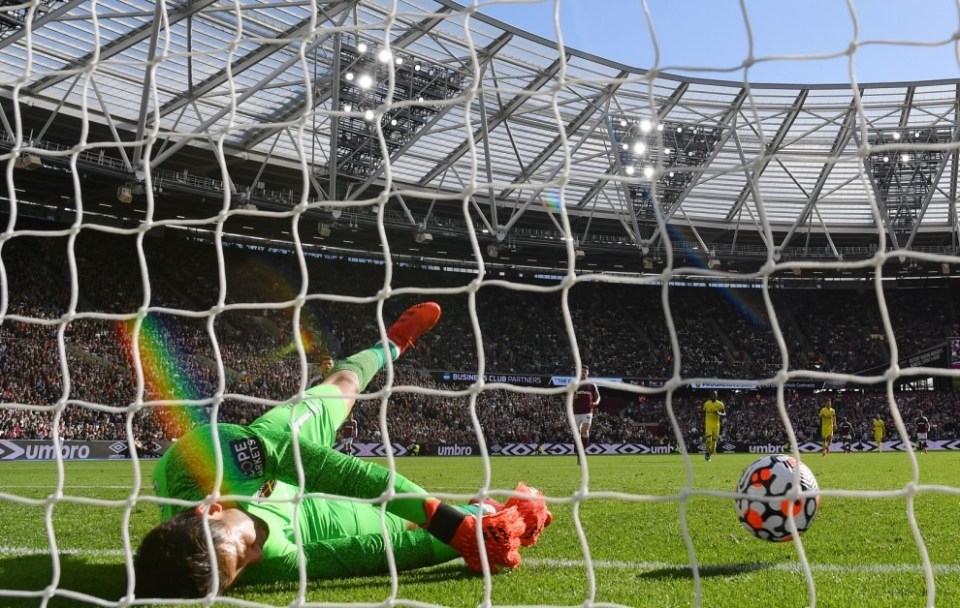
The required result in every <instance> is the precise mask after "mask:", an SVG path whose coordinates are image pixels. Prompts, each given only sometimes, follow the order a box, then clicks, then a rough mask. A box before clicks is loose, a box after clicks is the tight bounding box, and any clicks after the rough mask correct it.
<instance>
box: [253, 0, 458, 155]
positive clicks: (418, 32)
mask: <svg viewBox="0 0 960 608" xmlns="http://www.w3.org/2000/svg"><path fill="white" fill-rule="evenodd" d="M356 1H357V0H353V1H352V2H351V4H355V3H356ZM449 10H450V9H446V8H441V9H440V11H439V14H434V15H431V16H430V17H427V18H426V19H424V20H422V21H420V22H419V23H418V24H416V25H413V26H411V27H410V28H409V29H407V31H405V32H404V33H403V34H402V35H400V36H399V37H397V38H396V40H394V41H393V42H391V43H390V48H398V49H402V48H405V47H407V46H410V45H411V44H412V43H413V42H415V41H416V40H418V39H419V38H420V37H422V36H424V35H425V34H426V33H427V32H429V31H430V29H431V28H433V27H435V26H436V25H437V24H439V23H440V22H442V21H443V20H444V19H445V18H446V13H447V12H449ZM334 61H339V57H335V58H334ZM338 85H339V83H338V82H335V83H333V84H332V86H331V87H329V89H328V90H326V91H323V92H315V93H314V96H313V107H311V108H310V111H311V112H312V111H313V110H314V109H316V108H317V106H319V105H320V104H322V103H325V102H326V101H328V100H329V99H330V98H331V97H332V96H333V90H334V88H336V87H337V86H338ZM314 87H316V83H314ZM305 101H306V94H304V95H303V96H302V97H298V98H297V99H293V100H291V102H290V103H288V104H285V105H284V107H283V108H281V109H280V110H278V111H277V113H276V114H274V115H273V116H271V117H270V118H268V119H265V121H264V122H276V123H283V122H289V121H291V120H292V119H293V118H294V117H296V116H300V115H301V114H303V113H304V107H303V104H304V102H305ZM283 128H285V127H270V128H267V129H260V130H257V131H256V132H255V133H254V134H253V135H252V136H251V137H248V138H246V139H244V140H243V141H242V142H240V144H239V145H240V146H241V147H242V148H243V149H245V150H249V149H251V148H253V147H256V146H258V145H260V144H261V143H262V142H263V141H265V140H267V139H269V138H270V136H271V135H273V134H274V133H276V132H277V131H279V130H280V129H283Z"/></svg>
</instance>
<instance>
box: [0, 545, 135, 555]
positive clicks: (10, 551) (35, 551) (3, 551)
mask: <svg viewBox="0 0 960 608" xmlns="http://www.w3.org/2000/svg"><path fill="white" fill-rule="evenodd" d="M57 553H58V554H59V555H91V556H104V555H109V556H113V555H118V556H123V555H125V554H126V551H124V550H123V549H59V550H58V551H57ZM0 555H17V556H26V555H50V547H43V548H37V547H3V546H0Z"/></svg>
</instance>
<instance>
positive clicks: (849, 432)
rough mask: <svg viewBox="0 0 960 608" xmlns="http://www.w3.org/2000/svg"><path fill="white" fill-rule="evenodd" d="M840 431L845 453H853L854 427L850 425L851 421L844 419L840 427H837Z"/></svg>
mask: <svg viewBox="0 0 960 608" xmlns="http://www.w3.org/2000/svg"><path fill="white" fill-rule="evenodd" d="M837 428H838V429H839V430H840V441H841V442H842V443H843V451H844V452H846V453H848V454H849V453H850V452H852V451H853V425H852V424H850V421H849V420H847V419H846V418H844V419H843V420H841V421H840V426H839V427H837Z"/></svg>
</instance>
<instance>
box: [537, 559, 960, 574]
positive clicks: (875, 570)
mask: <svg viewBox="0 0 960 608" xmlns="http://www.w3.org/2000/svg"><path fill="white" fill-rule="evenodd" d="M523 563H524V564H525V565H527V566H529V567H533V568H585V567H586V563H585V562H584V561H583V560H576V559H569V560H566V559H524V560H523ZM698 566H699V568H700V570H701V571H705V572H710V571H712V570H722V571H724V572H759V571H763V570H776V571H783V572H802V571H803V568H802V567H801V565H800V564H793V563H776V564H764V563H753V564H698ZM931 566H932V568H933V572H934V574H960V564H931ZM593 567H594V569H597V570H674V571H677V572H682V571H687V570H690V565H689V564H670V563H667V562H627V561H608V560H594V562H593ZM810 570H811V571H812V572H845V573H854V574H856V573H865V574H897V573H904V572H923V566H920V565H915V564H859V565H856V566H845V565H841V564H817V563H812V564H810Z"/></svg>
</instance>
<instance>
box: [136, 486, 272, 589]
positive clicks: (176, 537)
mask: <svg viewBox="0 0 960 608" xmlns="http://www.w3.org/2000/svg"><path fill="white" fill-rule="evenodd" d="M203 513H204V508H203V507H196V508H195V509H191V510H189V511H184V512H182V513H179V514H177V515H174V516H173V517H171V518H170V519H168V520H166V521H164V522H163V523H161V524H159V525H157V526H156V527H154V528H153V529H152V530H150V532H148V533H147V535H146V536H145V537H144V538H143V541H142V542H141V543H140V548H139V549H137V553H136V555H135V556H134V558H133V567H134V571H135V574H136V595H137V597H138V598H148V597H171V598H172V597H176V598H192V597H203V596H205V595H207V594H209V593H211V592H212V591H213V590H214V589H215V587H216V588H217V589H218V590H219V591H221V592H222V591H225V590H227V589H229V588H230V587H231V586H232V585H233V584H234V582H236V580H237V578H238V577H239V576H240V574H241V573H242V572H243V570H244V569H245V568H246V567H247V566H248V565H249V564H252V563H256V562H258V561H260V560H261V559H262V558H263V552H262V549H261V547H262V546H263V540H265V538H266V530H265V528H266V526H265V524H263V522H260V521H258V520H257V519H256V518H253V517H252V516H250V515H248V514H246V513H244V512H243V511H242V510H240V509H238V508H236V507H235V506H226V507H225V506H224V505H221V504H219V503H214V504H212V505H211V506H210V508H209V514H210V515H209V517H208V518H206V519H208V521H209V523H210V539H211V540H212V542H213V546H214V548H215V553H216V557H215V559H216V564H217V569H216V572H217V578H218V579H219V585H216V586H215V585H214V578H213V577H214V569H213V560H212V559H211V557H210V552H209V549H208V545H207V534H206V532H205V530H204V523H203V520H204V517H203Z"/></svg>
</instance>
